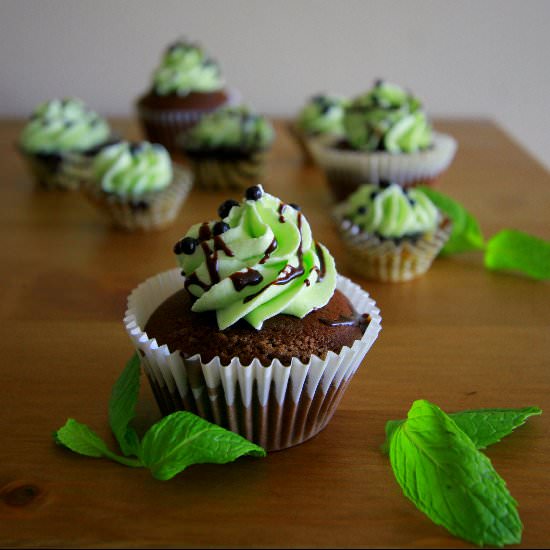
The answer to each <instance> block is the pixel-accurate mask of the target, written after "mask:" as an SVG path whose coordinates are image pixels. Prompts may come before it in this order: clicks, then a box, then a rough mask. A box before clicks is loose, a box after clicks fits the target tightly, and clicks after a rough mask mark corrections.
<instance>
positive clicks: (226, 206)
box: [218, 199, 239, 218]
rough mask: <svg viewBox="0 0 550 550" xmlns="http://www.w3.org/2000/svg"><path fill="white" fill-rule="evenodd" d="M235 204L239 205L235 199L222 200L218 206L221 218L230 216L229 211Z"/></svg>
mask: <svg viewBox="0 0 550 550" xmlns="http://www.w3.org/2000/svg"><path fill="white" fill-rule="evenodd" d="M234 206H239V203H238V202H237V201H236V200H235V199H228V200H226V201H225V202H222V203H221V204H220V206H219V208H218V215H219V216H220V218H225V217H227V216H229V212H230V211H231V209H232V208H233V207H234Z"/></svg>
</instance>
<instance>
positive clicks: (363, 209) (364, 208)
mask: <svg viewBox="0 0 550 550" xmlns="http://www.w3.org/2000/svg"><path fill="white" fill-rule="evenodd" d="M357 213H358V214H366V213H367V207H366V206H360V207H359V208H358V209H357Z"/></svg>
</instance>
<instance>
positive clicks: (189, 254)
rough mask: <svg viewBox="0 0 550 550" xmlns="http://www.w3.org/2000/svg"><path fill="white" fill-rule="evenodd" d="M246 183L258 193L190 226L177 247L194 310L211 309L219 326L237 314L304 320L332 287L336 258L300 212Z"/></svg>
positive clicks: (257, 321)
mask: <svg viewBox="0 0 550 550" xmlns="http://www.w3.org/2000/svg"><path fill="white" fill-rule="evenodd" d="M251 189H253V190H258V189H259V191H260V193H261V197H260V198H259V199H257V200H244V201H243V202H242V203H235V205H234V206H233V207H232V208H231V209H230V211H229V213H228V214H227V216H226V217H225V218H223V221H222V222H205V223H203V224H196V225H194V226H192V227H191V228H190V229H189V231H188V232H187V234H186V237H185V238H184V239H183V240H181V241H180V242H178V243H177V244H176V247H175V252H176V254H178V262H179V264H180V266H181V268H182V269H183V272H184V273H185V274H186V281H185V287H186V288H187V290H188V291H189V292H190V293H191V294H192V295H193V296H195V297H196V298H197V300H196V301H195V302H194V304H193V307H192V310H193V311H196V312H202V311H211V310H213V311H215V312H216V317H217V321H218V326H219V328H220V329H221V330H223V329H225V328H227V327H229V326H231V325H233V324H234V323H236V322H237V321H238V320H239V319H244V320H246V321H247V322H248V323H250V324H251V325H252V326H253V327H255V328H256V329H261V328H262V325H263V323H264V321H265V320H266V319H269V318H270V317H273V316H275V315H278V314H283V313H284V314H288V315H294V316H296V317H299V318H303V317H304V316H305V315H307V314H308V313H309V312H310V311H312V310H314V309H318V308H320V307H322V306H324V305H325V304H326V303H327V302H328V301H329V300H330V298H331V297H332V295H333V293H334V289H335V287H336V268H335V265H334V260H333V258H332V256H331V255H330V253H329V252H328V250H327V249H326V248H325V247H324V246H323V245H322V244H320V243H316V242H315V241H314V240H313V238H312V235H311V229H310V226H309V223H308V222H307V220H306V218H305V217H304V216H303V215H302V213H301V212H300V211H299V210H297V209H296V208H294V207H292V206H290V205H288V204H285V203H284V202H282V201H281V200H279V199H278V198H276V197H273V196H271V195H269V194H267V193H265V192H263V190H262V188H261V186H257V187H253V188H251ZM249 191H250V189H249ZM248 194H249V193H248V192H247V195H248ZM222 206H223V205H222ZM220 231H221V232H220Z"/></svg>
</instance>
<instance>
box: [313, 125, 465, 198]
mask: <svg viewBox="0 0 550 550" xmlns="http://www.w3.org/2000/svg"><path fill="white" fill-rule="evenodd" d="M333 145H334V142H332V143H329V144H327V143H323V142H319V141H312V142H311V143H310V147H311V150H312V153H313V156H314V158H315V161H316V162H317V163H318V164H319V166H320V167H321V168H322V169H323V170H324V172H325V175H326V178H327V182H328V184H329V186H330V189H331V192H332V194H333V196H334V198H335V199H336V200H337V201H341V200H344V199H345V198H346V197H347V196H349V195H350V194H351V193H352V192H353V191H355V190H356V189H357V187H358V186H359V185H361V184H363V183H379V182H380V181H384V180H385V181H392V182H395V183H398V184H399V185H402V186H403V187H409V186H414V185H418V184H430V183H431V182H433V181H434V180H435V179H436V178H437V177H438V176H439V175H440V174H442V173H443V172H444V171H445V170H446V169H447V168H448V166H449V165H450V164H451V162H452V160H453V158H454V155H455V153H456V149H457V142H456V140H455V139H454V138H453V137H451V136H449V135H446V134H441V133H438V132H434V134H433V144H432V147H431V148H429V149H426V150H424V151H417V152H415V153H388V152H385V151H374V152H368V151H349V150H342V149H338V148H337V147H334V146H333Z"/></svg>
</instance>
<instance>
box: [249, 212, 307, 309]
mask: <svg viewBox="0 0 550 550" xmlns="http://www.w3.org/2000/svg"><path fill="white" fill-rule="evenodd" d="M296 223H297V225H298V231H300V244H299V246H298V250H297V251H296V255H297V256H298V266H297V267H294V266H293V265H287V266H285V267H284V268H283V269H282V270H281V271H280V273H279V275H278V276H277V278H276V279H275V280H274V281H272V282H271V283H269V284H268V285H266V286H264V287H263V288H262V289H261V290H259V291H258V292H256V293H254V294H251V295H250V296H247V297H246V298H245V299H244V300H243V303H245V304H246V303H247V302H250V300H253V299H254V298H256V296H259V295H260V294H261V293H262V292H264V290H267V289H268V288H269V287H270V286H271V285H277V286H279V285H286V284H288V283H290V282H291V281H293V280H294V279H296V278H298V277H301V276H302V275H303V274H304V273H305V269H304V261H303V256H304V254H303V251H302V213H301V212H298V217H297V219H296Z"/></svg>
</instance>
